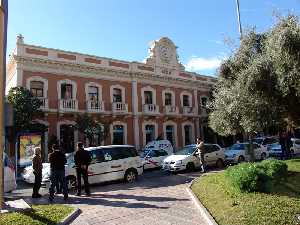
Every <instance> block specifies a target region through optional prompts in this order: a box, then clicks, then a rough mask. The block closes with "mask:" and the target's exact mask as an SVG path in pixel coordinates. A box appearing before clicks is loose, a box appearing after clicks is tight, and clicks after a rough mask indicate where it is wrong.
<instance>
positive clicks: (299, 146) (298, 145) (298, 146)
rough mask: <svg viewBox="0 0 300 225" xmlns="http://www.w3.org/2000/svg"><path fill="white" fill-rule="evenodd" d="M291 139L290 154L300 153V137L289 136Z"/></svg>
mask: <svg viewBox="0 0 300 225" xmlns="http://www.w3.org/2000/svg"><path fill="white" fill-rule="evenodd" d="M291 141H292V143H293V145H292V147H291V149H290V151H291V155H292V156H293V155H299V154H300V139H298V138H291Z"/></svg>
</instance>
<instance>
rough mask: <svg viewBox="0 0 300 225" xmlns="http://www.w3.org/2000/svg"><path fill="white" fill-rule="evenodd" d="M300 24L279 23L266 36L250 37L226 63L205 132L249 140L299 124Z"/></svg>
mask: <svg viewBox="0 0 300 225" xmlns="http://www.w3.org/2000/svg"><path fill="white" fill-rule="evenodd" d="M299 70H300V24H299V20H298V18H297V17H296V16H292V15H290V16H288V17H286V18H281V19H280V20H279V21H278V23H277V24H276V25H275V26H274V27H272V28H271V29H270V30H269V31H267V32H264V33H257V32H256V31H255V30H251V31H249V32H248V33H247V34H246V35H245V36H244V37H243V38H242V40H241V43H240V47H239V48H238V49H237V50H236V51H235V52H234V54H233V55H232V56H230V57H229V58H228V59H227V60H225V61H224V62H223V63H222V65H221V66H220V69H219V78H218V82H217V84H216V88H215V90H214V93H213V100H212V102H211V104H210V109H211V113H210V115H209V125H210V127H211V128H212V129H213V130H214V131H216V132H217V133H219V134H221V135H231V134H237V133H239V132H245V133H248V134H254V133H256V132H261V131H265V130H266V129H268V128H270V127H274V126H277V127H279V126H282V125H283V124H287V123H289V124H293V125H299V124H300V121H299V119H300V107H299V105H300V71H299Z"/></svg>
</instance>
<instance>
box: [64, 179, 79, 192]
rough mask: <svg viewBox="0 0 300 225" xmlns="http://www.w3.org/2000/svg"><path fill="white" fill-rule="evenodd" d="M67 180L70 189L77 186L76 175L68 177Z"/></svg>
mask: <svg viewBox="0 0 300 225" xmlns="http://www.w3.org/2000/svg"><path fill="white" fill-rule="evenodd" d="M66 182H67V187H68V190H71V189H72V188H75V187H76V183H77V181H76V177H74V176H69V177H67V179H66Z"/></svg>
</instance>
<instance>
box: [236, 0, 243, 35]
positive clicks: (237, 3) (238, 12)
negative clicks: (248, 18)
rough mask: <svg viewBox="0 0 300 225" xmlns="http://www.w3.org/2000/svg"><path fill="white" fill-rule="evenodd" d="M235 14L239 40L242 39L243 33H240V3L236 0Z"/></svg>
mask: <svg viewBox="0 0 300 225" xmlns="http://www.w3.org/2000/svg"><path fill="white" fill-rule="evenodd" d="M236 13H237V17H238V26H239V33H240V39H242V37H243V31H242V24H241V15H240V1H239V0H236Z"/></svg>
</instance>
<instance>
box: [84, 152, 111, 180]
mask: <svg viewBox="0 0 300 225" xmlns="http://www.w3.org/2000/svg"><path fill="white" fill-rule="evenodd" d="M90 155H91V159H92V161H91V164H90V166H89V168H88V175H89V182H90V183H91V184H93V183H101V182H105V181H107V180H109V177H108V176H107V174H108V173H109V172H110V167H109V166H110V163H109V162H107V161H105V160H104V153H103V151H102V149H101V148H100V149H95V150H92V151H90Z"/></svg>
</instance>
